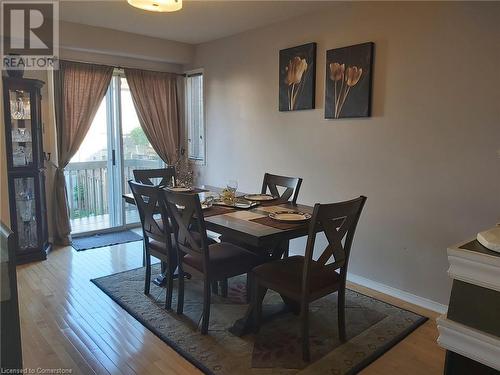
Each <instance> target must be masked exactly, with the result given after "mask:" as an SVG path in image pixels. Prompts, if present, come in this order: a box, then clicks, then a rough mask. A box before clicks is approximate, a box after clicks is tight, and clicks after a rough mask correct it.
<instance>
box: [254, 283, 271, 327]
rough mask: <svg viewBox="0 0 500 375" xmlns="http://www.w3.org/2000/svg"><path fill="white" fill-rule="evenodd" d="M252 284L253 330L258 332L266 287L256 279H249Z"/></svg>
mask: <svg viewBox="0 0 500 375" xmlns="http://www.w3.org/2000/svg"><path fill="white" fill-rule="evenodd" d="M251 284H252V312H253V331H254V333H257V332H259V329H260V324H261V320H262V301H263V300H264V297H265V296H266V293H267V288H264V287H262V286H260V285H259V283H258V281H257V280H255V279H253V280H251Z"/></svg>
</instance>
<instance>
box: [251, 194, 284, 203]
mask: <svg viewBox="0 0 500 375" xmlns="http://www.w3.org/2000/svg"><path fill="white" fill-rule="evenodd" d="M243 198H245V199H248V200H249V201H259V202H263V201H273V200H275V199H278V197H275V196H274V195H269V194H247V195H245V196H244V197H243Z"/></svg>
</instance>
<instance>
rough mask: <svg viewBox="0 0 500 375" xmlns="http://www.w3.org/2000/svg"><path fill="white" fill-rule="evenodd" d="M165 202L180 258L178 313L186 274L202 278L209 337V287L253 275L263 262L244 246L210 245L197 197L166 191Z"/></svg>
mask: <svg viewBox="0 0 500 375" xmlns="http://www.w3.org/2000/svg"><path fill="white" fill-rule="evenodd" d="M164 194H165V201H166V205H167V210H168V214H169V216H170V218H171V219H172V223H173V227H174V233H175V239H176V244H177V258H178V259H179V262H178V264H179V290H178V293H179V294H178V298H177V313H178V314H182V313H183V308H184V277H183V275H184V272H186V271H187V272H189V273H190V274H198V275H200V276H201V277H202V278H203V291H204V292H203V319H202V325H201V333H202V334H204V335H205V334H207V332H208V322H209V317H210V286H211V284H212V282H213V281H222V280H226V279H228V278H230V277H233V276H237V275H241V274H244V273H248V272H250V270H251V269H252V268H253V267H255V266H256V265H258V264H260V259H259V258H258V257H257V256H256V255H255V254H253V253H251V252H249V251H247V250H245V249H243V248H242V247H239V246H236V245H233V244H230V243H225V242H220V243H212V244H210V243H209V240H208V237H207V230H206V226H205V220H204V219H203V211H202V209H201V204H200V198H199V196H198V194H189V193H187V194H186V193H176V192H171V191H165V192H164ZM193 228H196V231H194V230H193Z"/></svg>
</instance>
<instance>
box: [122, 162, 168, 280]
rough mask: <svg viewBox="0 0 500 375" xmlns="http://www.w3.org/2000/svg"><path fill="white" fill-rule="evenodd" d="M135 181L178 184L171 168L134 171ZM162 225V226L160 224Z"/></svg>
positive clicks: (151, 183)
mask: <svg viewBox="0 0 500 375" xmlns="http://www.w3.org/2000/svg"><path fill="white" fill-rule="evenodd" d="M132 173H133V174H134V179H135V181H136V182H139V183H141V184H143V185H156V186H162V187H164V186H169V185H172V184H174V185H175V184H176V183H177V181H176V176H175V167H173V166H169V167H166V168H156V169H134V170H133V171H132ZM160 225H161V224H160ZM142 265H143V266H145V265H146V249H144V252H143V257H142ZM164 271H165V265H164V264H162V273H164Z"/></svg>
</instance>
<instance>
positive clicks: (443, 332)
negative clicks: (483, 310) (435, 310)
mask: <svg viewBox="0 0 500 375" xmlns="http://www.w3.org/2000/svg"><path fill="white" fill-rule="evenodd" d="M437 326H438V331H439V337H438V340H437V341H438V344H439V345H440V346H441V347H443V348H445V349H447V350H451V351H452V352H455V353H457V354H460V355H463V356H465V357H468V358H470V359H473V360H474V361H476V362H480V363H482V364H484V365H486V366H489V367H491V368H494V369H496V370H499V371H500V338H498V337H496V336H492V335H488V334H486V333H483V332H481V331H478V330H475V329H473V328H469V327H467V326H465V325H463V324H460V323H457V322H454V321H453V320H450V319H447V318H446V316H441V317H439V318H438V319H437Z"/></svg>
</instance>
